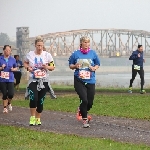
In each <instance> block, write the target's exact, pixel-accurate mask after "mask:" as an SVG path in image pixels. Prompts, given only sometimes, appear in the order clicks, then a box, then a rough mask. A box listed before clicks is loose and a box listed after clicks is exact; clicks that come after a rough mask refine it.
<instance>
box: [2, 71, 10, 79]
mask: <svg viewBox="0 0 150 150" xmlns="http://www.w3.org/2000/svg"><path fill="white" fill-rule="evenodd" d="M1 78H4V79H9V72H4V71H1Z"/></svg>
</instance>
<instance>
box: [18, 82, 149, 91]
mask: <svg viewBox="0 0 150 150" xmlns="http://www.w3.org/2000/svg"><path fill="white" fill-rule="evenodd" d="M26 86H27V84H20V90H22V91H23V90H25V89H26ZM52 88H53V90H54V91H56V92H57V91H58V92H63V91H68V92H69V91H70V92H72V91H74V87H73V86H72V85H56V84H54V85H52ZM133 90H134V92H138V93H139V92H140V88H135V89H133ZM145 90H146V92H150V88H147V89H145ZM96 91H97V92H116V93H122V92H123V93H124V92H127V91H128V88H124V87H123V88H119V87H107V88H100V87H99V86H97V87H96Z"/></svg>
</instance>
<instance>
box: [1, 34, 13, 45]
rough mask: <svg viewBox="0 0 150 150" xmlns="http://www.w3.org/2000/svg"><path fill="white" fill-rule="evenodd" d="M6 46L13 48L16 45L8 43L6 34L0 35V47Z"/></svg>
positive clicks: (8, 39)
mask: <svg viewBox="0 0 150 150" xmlns="http://www.w3.org/2000/svg"><path fill="white" fill-rule="evenodd" d="M7 44H9V45H13V46H15V45H16V44H15V42H12V41H10V38H9V36H8V35H7V34H6V33H0V46H3V45H7Z"/></svg>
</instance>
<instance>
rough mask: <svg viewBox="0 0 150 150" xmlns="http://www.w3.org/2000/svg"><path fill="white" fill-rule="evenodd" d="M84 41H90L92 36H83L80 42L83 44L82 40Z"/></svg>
mask: <svg viewBox="0 0 150 150" xmlns="http://www.w3.org/2000/svg"><path fill="white" fill-rule="evenodd" d="M84 41H88V42H90V38H89V37H87V36H83V37H81V38H80V44H81V43H82V42H84Z"/></svg>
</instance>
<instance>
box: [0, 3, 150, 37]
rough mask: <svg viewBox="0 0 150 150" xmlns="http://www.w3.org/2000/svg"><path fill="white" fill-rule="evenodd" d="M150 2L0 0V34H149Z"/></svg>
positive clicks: (31, 35) (10, 35)
mask: <svg viewBox="0 0 150 150" xmlns="http://www.w3.org/2000/svg"><path fill="white" fill-rule="evenodd" d="M149 19H150V0H0V22H1V23H0V32H2V33H7V34H8V35H9V37H15V35H16V27H22V26H25V27H29V31H30V37H33V36H37V35H41V34H47V33H53V32H63V31H69V30H78V29H104V28H115V29H135V30H146V31H150V20H149Z"/></svg>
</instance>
